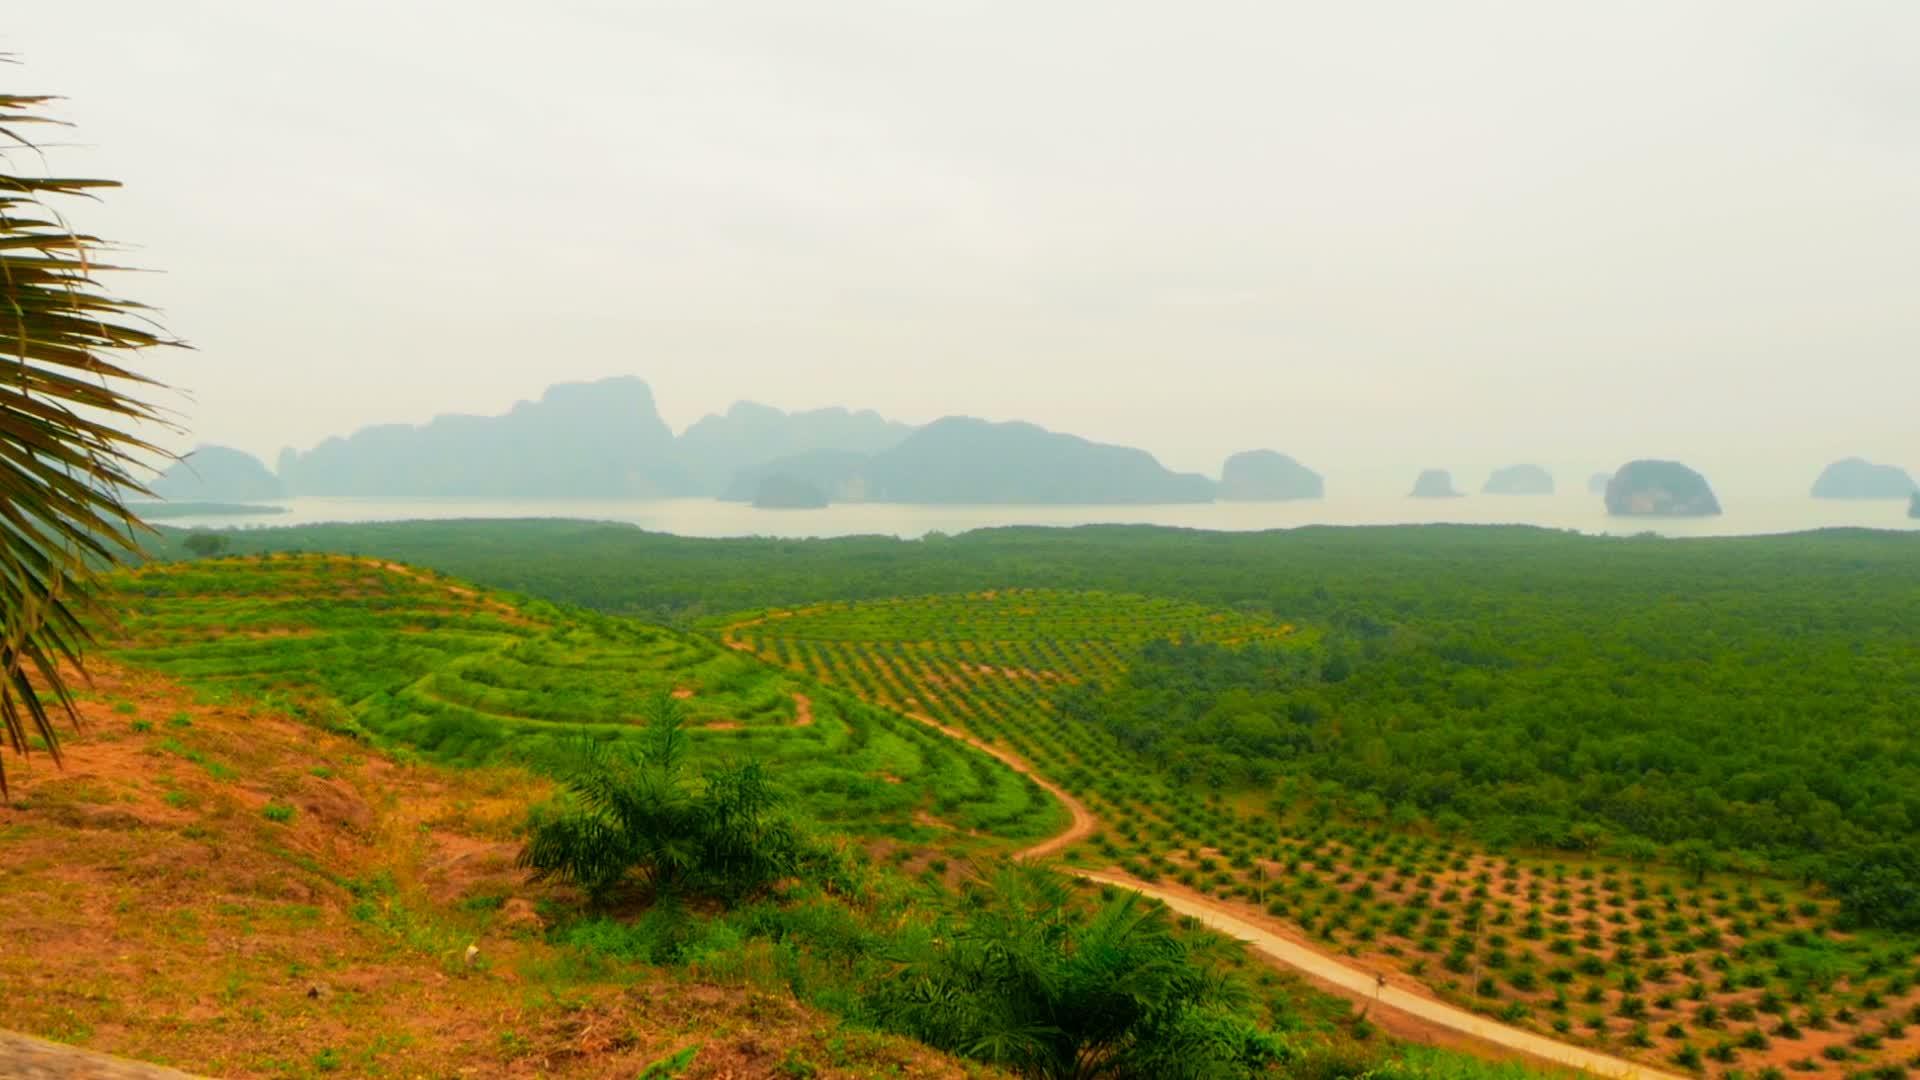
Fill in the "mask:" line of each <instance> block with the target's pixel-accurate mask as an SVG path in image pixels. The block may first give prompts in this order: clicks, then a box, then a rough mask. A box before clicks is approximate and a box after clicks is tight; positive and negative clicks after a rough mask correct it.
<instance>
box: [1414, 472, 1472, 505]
mask: <svg viewBox="0 0 1920 1080" xmlns="http://www.w3.org/2000/svg"><path fill="white" fill-rule="evenodd" d="M1408 494H1409V495H1410V496H1412V497H1413V498H1416V499H1455V498H1459V497H1460V494H1461V493H1460V492H1458V491H1456V490H1454V487H1453V474H1452V473H1450V472H1448V471H1447V470H1445V469H1428V470H1426V471H1425V472H1422V473H1421V474H1420V478H1419V479H1417V480H1415V481H1414V482H1413V490H1412V491H1411V492H1409V493H1408Z"/></svg>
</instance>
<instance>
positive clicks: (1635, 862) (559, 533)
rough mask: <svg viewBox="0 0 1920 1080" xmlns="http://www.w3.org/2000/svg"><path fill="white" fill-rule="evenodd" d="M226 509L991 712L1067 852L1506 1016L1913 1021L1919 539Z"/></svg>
mask: <svg viewBox="0 0 1920 1080" xmlns="http://www.w3.org/2000/svg"><path fill="white" fill-rule="evenodd" d="M237 542H240V543H243V544H258V545H266V546H289V547H291V546H317V545H318V544H321V543H335V542H338V543H340V544H341V546H347V545H349V544H350V545H351V546H353V547H358V548H361V549H363V550H378V551H381V552H382V553H383V554H386V553H388V552H395V553H400V554H406V555H408V556H409V557H414V558H426V559H429V560H436V559H438V560H444V561H445V562H447V563H448V564H449V565H454V564H458V565H460V566H461V567H463V568H464V569H465V570H466V572H469V573H475V574H478V575H480V576H483V577H485V576H489V575H491V576H492V577H493V578H494V579H495V580H510V581H512V582H513V583H515V584H520V585H524V586H527V587H530V588H533V587H540V588H547V589H550V590H551V592H552V594H553V595H557V596H563V597H569V598H572V599H591V600H592V601H593V602H594V603H595V604H597V605H600V606H602V607H604V608H607V609H612V610H621V611H633V612H650V613H653V614H655V615H657V616H659V617H663V618H671V619H674V620H677V621H678V622H679V623H680V624H681V625H683V626H692V627H696V628H699V629H702V630H704V631H705V632H707V633H708V634H711V635H714V636H716V637H718V639H719V641H718V642H715V641H713V640H711V639H703V638H701V637H699V636H697V635H686V634H681V633H678V632H668V631H654V630H651V629H650V631H649V632H655V633H661V634H669V633H671V634H673V636H674V637H675V638H676V640H684V641H686V642H690V643H691V644H689V645H688V647H689V648H694V649H700V648H705V649H708V650H710V651H712V652H714V653H717V654H720V655H722V656H724V657H726V658H727V659H730V660H731V659H736V658H738V659H744V657H743V656H741V654H742V653H743V652H752V653H754V654H756V655H757V656H758V657H760V658H761V659H763V660H765V661H767V662H768V664H769V668H759V669H755V670H759V671H761V672H763V673H765V672H769V669H771V673H770V674H768V675H767V677H778V678H793V679H798V680H800V685H805V686H809V687H812V689H811V690H810V691H809V692H810V693H814V694H815V695H816V696H818V697H820V698H822V699H824V698H826V697H828V696H830V695H831V694H832V691H833V690H834V689H837V690H839V691H843V692H845V693H846V694H847V695H850V696H854V697H858V698H860V699H863V700H864V702H865V704H866V707H869V708H875V709H877V710H879V711H881V712H883V713H886V712H888V711H889V710H898V711H902V712H911V713H918V714H922V715H924V716H926V717H928V718H930V719H933V720H936V721H939V722H941V723H943V724H946V725H949V726H952V727H956V728H960V729H963V730H967V731H970V732H972V733H974V734H976V735H978V736H980V737H982V738H984V739H987V740H989V741H991V742H993V743H996V744H997V745H999V746H1002V747H1005V748H1007V749H1008V750H1010V751H1013V752H1015V753H1017V754H1019V755H1020V756H1021V757H1023V758H1025V759H1026V760H1028V761H1030V762H1032V763H1033V764H1034V765H1035V766H1036V767H1037V768H1038V770H1039V771H1040V772H1041V773H1042V774H1043V775H1045V776H1047V777H1049V778H1051V779H1053V780H1054V781H1056V782H1058V783H1060V784H1061V785H1063V786H1064V787H1065V788H1067V789H1068V790H1070V791H1072V792H1073V793H1074V794H1076V795H1077V796H1078V797H1080V798H1081V799H1082V801H1084V802H1085V803H1086V804H1087V805H1088V806H1089V808H1090V809H1091V810H1092V811H1093V812H1094V813H1095V814H1096V815H1097V816H1098V817H1099V819H1100V823H1101V826H1102V829H1101V831H1100V832H1099V833H1098V834H1096V835H1095V836H1094V837H1093V838H1092V839H1091V840H1090V841H1088V842H1087V843H1086V844H1084V845H1082V846H1081V847H1079V848H1077V849H1076V850H1075V851H1074V852H1072V853H1071V857H1072V858H1074V859H1075V860H1076V861H1079V862H1082V863H1091V864H1095V865H1101V866H1110V867H1116V868H1118V869H1120V870H1123V871H1125V872H1127V873H1130V874H1132V875H1134V876H1136V877H1139V878H1142V879H1149V880H1157V881H1161V882H1165V883H1168V884H1171V885H1173V886H1176V887H1180V888H1184V889H1188V890H1191V891H1194V892H1199V893H1204V894H1206V895H1208V896H1210V897H1213V898H1215V899H1216V900H1218V901H1220V902H1223V903H1227V904H1230V905H1236V906H1242V907H1244V908H1246V909H1248V911H1249V912H1250V913H1254V914H1259V913H1264V914H1265V915H1266V916H1267V917H1270V918H1274V919H1278V920H1282V921H1284V922H1286V923H1288V924H1290V925H1292V926H1294V927H1297V928H1298V929H1299V930H1301V931H1302V932H1303V933H1304V934H1305V935H1306V936H1307V937H1308V938H1309V939H1310V940H1313V941H1315V942H1317V943H1319V944H1320V945H1321V947H1323V948H1325V949H1327V950H1329V951H1332V952H1336V953H1345V954H1348V955H1351V956H1353V957H1355V958H1357V959H1358V960H1360V961H1361V962H1364V963H1365V964H1367V965H1370V966H1373V965H1377V966H1379V967H1380V968H1384V969H1392V970H1397V971H1399V972H1401V973H1402V974H1403V975H1404V976H1405V977H1408V978H1412V979H1417V980H1419V981H1421V982H1423V983H1425V984H1426V985H1427V986H1428V987H1429V988H1430V989H1431V990H1432V991H1434V992H1435V993H1437V994H1439V995H1440V996H1442V997H1445V998H1448V999H1451V1000H1454V1001H1456V1002H1457V1003H1460V1004H1463V1005H1466V1006H1468V1007H1471V1008H1475V1009H1479V1010H1482V1011H1485V1012H1487V1013H1489V1014H1493V1015H1498V1016H1499V1017H1501V1018H1502V1019H1505V1020H1507V1021H1508V1022H1510V1023H1516V1024H1520V1025H1522V1026H1528V1027H1534V1028H1536V1029H1538V1030H1542V1031H1549V1032H1552V1033H1554V1034H1555V1036H1556V1037H1559V1038H1563V1039H1570V1040H1574V1041H1585V1042H1590V1043H1594V1044H1597V1045H1599V1046H1601V1047H1603V1048H1605V1049H1607V1050H1608V1051H1609V1052H1613V1053H1624V1054H1629V1055H1632V1056H1635V1057H1638V1058H1640V1059H1642V1060H1645V1061H1648V1062H1661V1063H1667V1064H1669V1065H1671V1064H1672V1063H1674V1062H1677V1061H1683V1060H1686V1061H1690V1060H1698V1061H1699V1062H1700V1063H1701V1067H1702V1068H1712V1069H1715V1070H1720V1069H1723V1068H1733V1069H1738V1070H1741V1071H1751V1072H1754V1073H1762V1072H1764V1071H1765V1070H1766V1068H1767V1064H1766V1063H1767V1062H1770V1061H1774V1060H1780V1061H1786V1060H1793V1061H1797V1062H1804V1063H1805V1065H1806V1068H1807V1069H1809V1070H1814V1071H1818V1070H1827V1069H1832V1070H1839V1069H1841V1068H1847V1069H1852V1068H1893V1067H1895V1066H1896V1065H1897V1064H1898V1063H1899V1062H1902V1061H1904V1060H1906V1059H1907V1058H1909V1057H1911V1056H1912V1050H1911V1049H1910V1048H1908V1047H1907V1046H1906V1044H1905V1043H1903V1042H1902V1041H1901V1040H1902V1039H1903V1038H1904V1037H1905V1036H1906V1032H1907V1031H1908V1029H1907V1028H1906V1027H1905V1026H1904V1025H1907V1024H1910V1023H1912V1022H1913V1021H1912V1020H1911V1019H1910V1014H1911V1013H1913V1011H1914V1010H1915V1008H1916V1007H1917V1006H1920V1000H1916V982H1917V980H1920V970H1917V969H1916V966H1915V947H1914V941H1913V940H1912V939H1910V938H1906V937H1901V936H1898V935H1896V934H1892V933H1889V932H1888V931H1887V929H1878V930H1876V929H1872V927H1874V926H1879V927H1882V928H1897V927H1899V926H1901V925H1905V920H1906V915H1905V912H1906V910H1907V908H1906V903H1907V901H1908V900H1909V899H1910V898H1911V897H1912V896H1913V895H1914V893H1913V890H1912V888H1911V882H1912V880H1913V877H1912V875H1913V873H1914V867H1913V864H1912V862H1911V859H1910V858H1908V857H1906V855H1905V852H1904V850H1903V849H1902V847H1901V841H1902V839H1904V838H1905V837H1906V836H1909V835H1910V832H1903V829H1907V828H1908V826H1906V825H1903V822H1911V821H1913V820H1916V819H1915V818H1914V816H1913V815H1914V814H1915V813H1916V812H1917V811H1920V807H1916V805H1915V803H1914V795H1913V792H1914V791H1915V790H1920V785H1916V783H1915V782H1914V781H1915V776H1914V767H1915V758H1914V744H1913V742H1912V739H1911V737H1910V735H1909V734H1908V732H1909V731H1910V729H1911V720H1912V718H1913V714H1912V712H1911V705H1910V702H1912V701H1914V700H1920V695H1916V693H1915V691H1916V690H1917V689H1920V683H1916V679H1917V678H1920V673H1916V671H1915V668H1914V665H1913V663H1912V660H1911V623H1910V612H1911V611H1913V610H1916V607H1917V606H1920V560H1915V559H1914V558H1913V555H1914V554H1915V539H1914V538H1913V537H1908V536H1902V535H1892V534H1872V533H1861V532H1835V533H1825V534H1814V535H1807V536H1794V537H1777V538H1762V539H1744V540H1713V541H1663V540H1656V539H1649V538H1635V539H1600V538H1588V537H1578V536H1571V535H1560V534H1553V533H1547V532H1543V531H1539V530H1528V529H1477V528H1417V529H1380V530H1334V529H1308V530H1300V531H1297V532H1292V533H1284V534H1269V535H1259V536H1243V535H1210V534H1195V533H1183V532H1178V531H1173V530H1159V529H1133V528H1112V529H1108V528H1099V529H1077V530H1067V531H1044V530H1004V531H995V532H989V533H981V534H969V535H967V536H962V537H954V538H940V537H935V538H930V539H929V540H927V541H924V542H918V543H903V542H899V541H892V540H882V539H874V538H859V539H851V540H841V541H816V542H801V541H693V540H680V539H675V538H668V537H656V536H649V535H647V534H644V533H640V532H638V531H636V530H631V529H625V528H620V527H612V526H590V525H582V524H576V523H558V522H520V523H504V522H490V523H465V524H457V525H452V524H423V525H418V526H364V527H348V528H342V529H309V530H298V529H296V530H287V531H285V532H284V533H278V534H276V533H272V532H253V533H248V534H243V535H242V536H240V537H239V538H238V541H237ZM403 549H404V550H403ZM1041 584H1045V585H1046V586H1048V587H1044V588H1036V587H1030V586H1037V585H1041ZM722 601H726V602H729V603H731V604H732V606H734V607H735V608H736V609H737V610H738V611H739V612H740V613H739V614H735V615H725V614H721V613H718V612H716V610H715V608H716V607H717V606H719V604H720V602H722ZM529 603H530V602H529ZM523 610H528V609H527V607H526V605H523ZM575 617H577V618H578V619H580V620H582V621H583V622H590V621H591V619H592V617H591V616H585V615H578V616H575ZM624 625H627V626H631V625H632V624H624ZM556 689H558V687H557V685H556ZM699 701H700V698H699V697H696V698H695V699H693V703H694V704H697V703H698V702H699ZM817 707H818V704H817V703H816V708H817ZM856 707H858V706H856V705H854V704H853V703H852V702H850V701H849V702H847V703H846V704H844V705H843V706H841V708H842V709H843V711H844V710H846V709H852V708H856ZM695 731H696V734H698V733H699V732H698V729H697V728H696V729H695ZM779 753H780V750H779V748H778V747H773V748H771V750H770V753H769V755H768V756H767V759H766V760H767V761H768V762H769V763H774V762H779V761H780V757H779ZM804 767H805V766H804V764H803V765H802V768H803V769H804ZM784 769H785V766H784V763H782V764H781V767H780V772H781V773H784ZM777 775H778V774H777ZM802 802H803V803H804V802H805V800H804V799H803V800H802ZM919 809H920V816H919V817H918V818H917V819H916V820H914V822H913V824H914V825H915V826H918V827H921V828H923V829H925V830H926V831H924V832H920V833H917V834H909V833H908V832H906V831H904V830H903V831H900V832H897V833H893V834H888V846H887V847H886V849H885V851H884V853H883V854H882V858H883V859H884V860H885V861H888V862H892V861H893V860H895V859H896V858H897V859H900V860H901V863H900V865H903V866H906V867H909V868H911V871H910V872H912V875H913V877H914V879H915V880H916V882H918V881H922V880H923V879H924V880H928V881H929V882H930V883H931V882H932V881H934V880H935V879H938V878H939V877H940V876H941V874H942V873H943V872H944V869H945V865H946V864H945V863H944V862H942V863H941V867H942V869H941V870H940V871H935V870H934V869H933V865H934V862H935V860H936V859H937V858H939V856H930V855H929V854H926V852H929V851H931V850H937V849H939V848H940V847H942V846H944V845H945V844H947V843H950V842H961V840H962V835H963V834H964V829H963V828H953V826H954V825H955V820H954V818H953V816H952V815H950V814H948V813H947V812H946V810H945V809H943V808H942V807H940V806H939V805H938V803H937V802H934V803H927V802H924V801H923V802H922V803H921V804H920V805H919ZM894 823H895V824H900V823H901V822H900V819H898V818H896V819H894ZM909 835H911V842H909V843H904V844H900V845H898V846H895V845H894V840H895V838H897V837H908V836H909ZM915 845H920V847H919V849H918V850H919V852H920V853H916V851H915V850H914V848H915ZM930 887H931V884H930ZM781 902H782V903H789V902H790V898H789V900H783V901H781ZM929 902H930V901H926V900H921V901H917V903H929ZM753 910H761V904H760V903H757V902H756V903H751V904H747V905H745V906H743V907H742V908H740V909H737V910H736V911H734V912H729V913H727V914H726V915H724V916H722V917H721V919H720V920H719V922H718V923H716V924H715V925H717V926H733V927H736V928H738V927H739V926H740V925H741V924H739V923H737V922H736V921H735V920H737V919H739V918H741V917H743V915H744V913H746V912H748V911H753ZM783 910H785V909H784V908H783ZM1088 914H1089V916H1091V915H1092V914H1093V912H1091V911H1089V912H1088ZM650 917H651V916H650ZM715 932H722V931H715ZM927 970H929V971H931V970H933V969H931V968H929V969H927ZM863 977H870V973H867V974H866V975H865V976H863ZM943 977H944V976H943ZM806 985H809V986H812V987H814V988H815V990H814V991H809V992H818V993H821V994H824V995H826V998H832V997H833V995H834V994H836V993H840V991H834V990H831V989H827V987H830V986H841V987H844V986H846V985H849V984H848V983H845V982H841V981H838V979H837V977H836V979H826V978H824V977H823V978H820V979H818V980H816V981H814V982H810V983H807V984H806ZM808 1000H815V999H813V998H808ZM822 1000H825V999H822ZM857 1000H858V999H857V995H856V996H851V997H846V998H845V999H844V1000H843V1002H842V1005H841V1006H839V1007H838V1008H839V1010H840V1011H851V1012H858V1010H859V1008H860V1007H861V1006H859V1005H858V1004H857ZM1283 1026H1284V1025H1283ZM1891 1032H1899V1033H1900V1034H1891ZM1876 1040H1877V1042H1876ZM1789 1051H1790V1052H1791V1054H1792V1057H1791V1058H1788V1057H1786V1056H1785V1055H1786V1054H1787V1053H1788V1052H1789ZM1835 1055H1839V1056H1838V1057H1836V1056H1835ZM1843 1058H1844V1062H1842V1060H1841V1059H1843Z"/></svg>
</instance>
